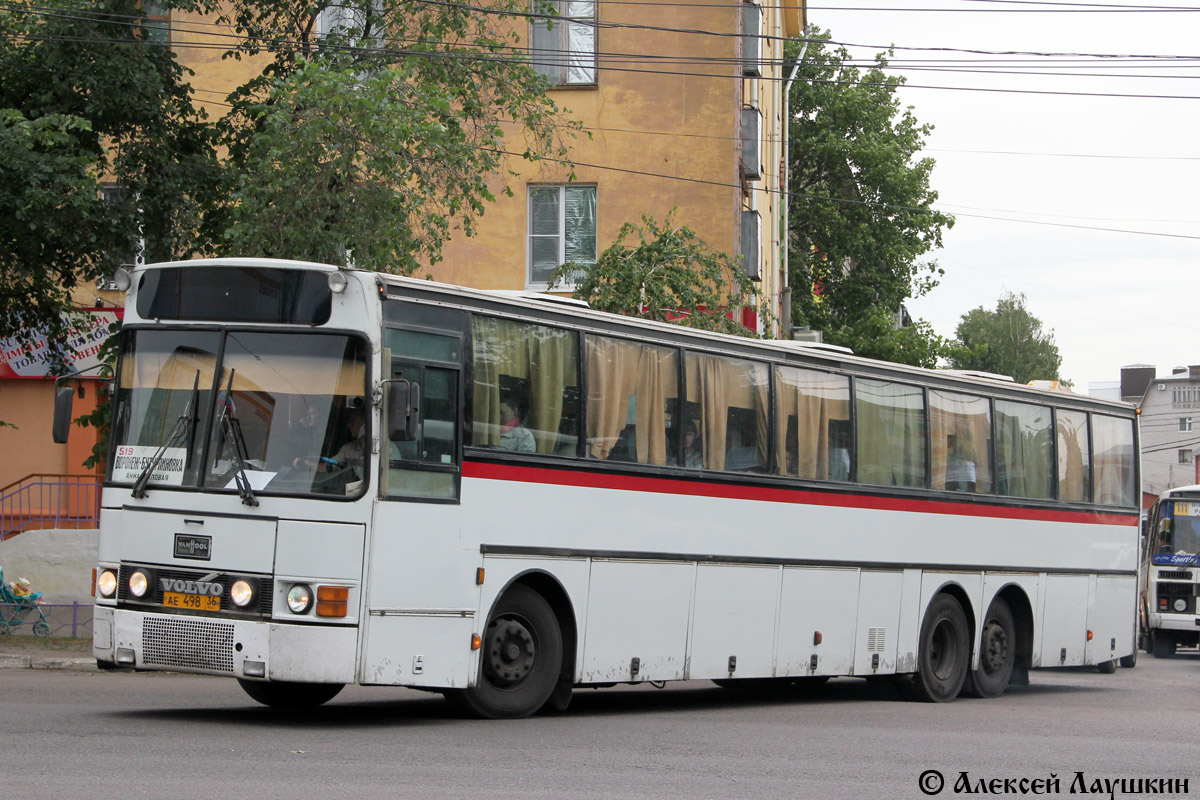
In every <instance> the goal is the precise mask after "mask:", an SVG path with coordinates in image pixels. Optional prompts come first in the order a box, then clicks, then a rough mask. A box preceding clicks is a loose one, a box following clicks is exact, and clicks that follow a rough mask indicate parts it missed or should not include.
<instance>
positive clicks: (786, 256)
mask: <svg viewBox="0 0 1200 800" xmlns="http://www.w3.org/2000/svg"><path fill="white" fill-rule="evenodd" d="M807 31H808V28H807V26H806V27H805V29H804V30H803V31H801V33H802V34H804V33H807ZM807 52H808V39H807V38H805V39H804V46H803V47H801V48H800V55H798V56H796V63H795V64H793V65H792V74H791V75H789V76H788V79H787V82H786V83H785V84H784V87H783V289H781V290H780V298H779V307H780V308H779V310H780V312H781V313H780V316H782V317H783V319H781V320H780V321H779V333H780V334H781V335H782V338H784V339H791V338H792V285H791V281H792V274H791V263H790V262H791V252H792V248H791V247H790V241H789V237H790V234H791V226H790V222H791V213H792V160H791V150H792V108H791V100H792V84H793V83H795V82H796V73H797V72H799V71H800V64H801V63H803V61H804V55H805V53H807ZM785 312H786V316H784V313H785Z"/></svg>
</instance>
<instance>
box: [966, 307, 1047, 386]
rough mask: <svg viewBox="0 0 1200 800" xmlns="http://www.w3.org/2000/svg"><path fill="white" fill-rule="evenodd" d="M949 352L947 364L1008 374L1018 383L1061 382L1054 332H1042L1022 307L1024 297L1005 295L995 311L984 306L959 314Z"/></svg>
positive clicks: (1032, 317) (1038, 323) (1039, 325)
mask: <svg viewBox="0 0 1200 800" xmlns="http://www.w3.org/2000/svg"><path fill="white" fill-rule="evenodd" d="M955 336H956V338H955V340H954V342H953V343H952V346H951V348H950V349H949V351H948V359H949V361H950V365H951V366H952V367H955V368H956V369H972V370H980V371H982V372H994V373H997V374H999V375H1009V376H1011V377H1012V379H1013V380H1014V381H1016V382H1017V383H1029V382H1030V381H1033V380H1062V377H1061V375H1060V374H1059V368H1060V367H1061V366H1062V356H1060V355H1059V353H1058V345H1056V344H1055V343H1054V331H1053V330H1051V331H1043V330H1042V321H1041V320H1040V319H1038V318H1037V317H1035V316H1033V315H1032V314H1030V313H1029V309H1027V308H1026V307H1025V295H1024V294H1013V293H1012V292H1007V293H1005V295H1004V296H1003V297H1001V298H1000V300H999V301H998V302H997V303H996V310H995V311H989V310H987V309H985V308H984V307H983V306H980V307H979V308H975V309H972V310H971V311H968V312H967V313H966V314H963V315H962V318H961V321H960V322H959V323H958V327H957V328H956V329H955Z"/></svg>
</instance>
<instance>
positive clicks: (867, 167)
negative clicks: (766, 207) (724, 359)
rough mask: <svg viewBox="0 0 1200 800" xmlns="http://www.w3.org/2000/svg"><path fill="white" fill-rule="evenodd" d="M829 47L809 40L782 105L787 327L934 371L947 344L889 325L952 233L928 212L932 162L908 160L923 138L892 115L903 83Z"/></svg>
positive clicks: (928, 276)
mask: <svg viewBox="0 0 1200 800" xmlns="http://www.w3.org/2000/svg"><path fill="white" fill-rule="evenodd" d="M829 38H830V37H829V34H828V33H827V32H825V33H822V32H820V31H817V32H816V33H815V34H810V38H809V46H808V50H807V52H806V53H805V56H804V60H803V63H802V64H801V65H800V69H799V72H798V73H797V80H796V82H795V84H793V86H792V92H791V96H790V104H791V109H790V110H791V114H792V120H791V123H790V125H789V132H788V136H789V148H790V150H789V159H790V162H791V163H790V167H791V170H790V172H791V176H790V187H789V189H790V192H791V206H790V210H789V227H790V230H789V248H790V253H789V263H790V273H791V274H790V276H789V277H790V282H791V285H792V287H793V306H792V308H793V322H794V323H795V324H796V325H807V326H809V327H812V328H814V329H819V330H822V331H824V336H825V340H826V341H828V342H831V343H834V344H841V345H846V346H849V347H852V348H854V350H855V352H856V353H860V354H862V355H867V356H873V357H878V358H886V359H890V360H899V361H902V362H904V363H909V364H915V365H921V366H933V365H934V363H935V362H936V360H937V357H938V355H939V353H940V352H941V350H942V348H943V346H944V342H943V341H942V340H941V339H940V338H939V337H937V336H936V335H935V334H934V333H933V331H932V329H931V328H930V327H929V325H928V324H924V323H918V324H917V325H915V326H913V329H897V328H896V327H895V326H894V325H893V324H892V323H891V322H890V320H892V319H893V318H894V314H895V313H896V312H898V311H899V310H900V307H901V305H902V304H903V302H904V301H905V300H906V299H908V298H910V297H920V296H922V295H924V294H925V293H926V292H928V291H929V290H930V289H932V288H933V287H934V286H936V285H937V279H938V277H939V276H940V275H941V274H942V272H941V270H940V269H939V268H938V267H937V264H936V262H932V261H928V262H922V261H921V260H920V259H921V257H922V256H923V255H925V254H926V253H928V252H929V251H930V250H933V249H935V248H938V247H940V246H941V244H942V231H943V229H944V228H949V227H951V226H953V224H954V220H953V218H952V217H949V216H947V215H945V214H942V213H941V212H938V211H935V210H934V209H933V207H932V206H933V203H934V201H935V200H936V199H937V192H935V191H933V190H932V189H930V187H929V181H930V174H931V172H932V169H933V165H934V162H933V160H932V159H929V158H919V159H918V158H915V156H916V154H917V153H918V152H919V151H920V150H921V148H922V146H923V145H924V141H925V137H926V136H928V135H929V132H930V131H931V130H932V127H931V126H929V125H922V124H919V123H918V122H917V120H916V118H915V117H914V116H913V114H912V109H911V108H904V109H901V107H900V103H899V100H898V99H897V98H896V89H897V87H899V86H900V85H901V84H902V83H903V80H904V79H903V78H901V77H896V76H890V75H888V74H886V73H884V71H883V69H882V68H883V67H884V66H886V64H887V60H886V58H885V56H884V55H882V54H881V55H879V56H877V57H876V67H875V68H872V69H870V70H866V71H865V72H864V71H861V70H859V69H858V68H856V67H853V66H851V65H850V61H851V57H850V54H849V53H848V52H847V51H846V49H845V48H841V47H839V48H836V49H834V48H832V47H830V46H829V45H828V40H829ZM789 53H790V56H791V57H792V58H795V57H796V56H797V55H799V48H798V47H792V48H791V49H790V50H789Z"/></svg>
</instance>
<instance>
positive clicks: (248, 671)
mask: <svg viewBox="0 0 1200 800" xmlns="http://www.w3.org/2000/svg"><path fill="white" fill-rule="evenodd" d="M357 650H358V628H357V627H356V626H332V625H294V624H284V623H279V622H271V621H252V620H234V619H223V618H217V617H193V616H182V615H169V614H152V613H146V612H141V611H127V610H124V609H117V608H112V607H106V606H96V607H95V610H94V615H93V622H92V655H94V656H95V657H96V660H97V661H99V662H101V663H102V664H105V663H107V664H111V665H113V666H115V667H120V668H133V669H136V670H170V671H172V672H194V673H201V674H205V675H225V676H229V677H235V678H263V679H269V680H275V681H297V682H303V683H353V682H354V675H355V669H354V667H355V654H356V652H357Z"/></svg>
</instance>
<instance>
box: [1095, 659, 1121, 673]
mask: <svg viewBox="0 0 1200 800" xmlns="http://www.w3.org/2000/svg"><path fill="white" fill-rule="evenodd" d="M1116 671H1117V660H1116V659H1115V658H1114V659H1112V660H1110V661H1101V662H1100V663H1099V664H1097V665H1096V672H1099V673H1100V674H1101V675H1112V674H1113V673H1114V672H1116Z"/></svg>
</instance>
